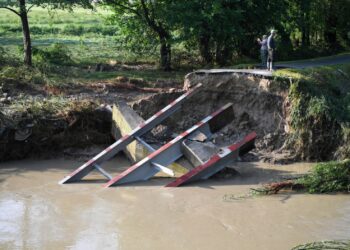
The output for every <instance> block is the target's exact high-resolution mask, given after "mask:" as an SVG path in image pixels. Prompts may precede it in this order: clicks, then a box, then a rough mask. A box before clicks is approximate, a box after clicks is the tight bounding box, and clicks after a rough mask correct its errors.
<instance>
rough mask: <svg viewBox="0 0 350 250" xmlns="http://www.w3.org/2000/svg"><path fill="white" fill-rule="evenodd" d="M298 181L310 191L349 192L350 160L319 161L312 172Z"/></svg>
mask: <svg viewBox="0 0 350 250" xmlns="http://www.w3.org/2000/svg"><path fill="white" fill-rule="evenodd" d="M298 183H299V184H301V185H302V186H304V187H305V188H306V189H307V191H308V192H309V193H328V192H349V191H350V160H344V161H341V162H334V161H332V162H326V163H318V164H317V165H316V166H315V167H314V169H313V170H312V172H311V173H310V174H309V175H306V176H305V177H303V178H301V179H300V180H299V181H298Z"/></svg>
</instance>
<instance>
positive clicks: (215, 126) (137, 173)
mask: <svg viewBox="0 0 350 250" xmlns="http://www.w3.org/2000/svg"><path fill="white" fill-rule="evenodd" d="M233 117H234V116H233V107H232V103H229V104H227V105H225V106H223V107H222V108H220V109H219V110H217V111H216V112H214V113H213V114H212V115H209V116H208V117H206V118H205V119H203V120H202V121H200V122H199V123H197V124H196V125H194V126H193V127H192V128H190V129H188V130H186V131H185V132H183V133H182V134H180V135H179V136H177V137H176V138H175V139H173V140H172V141H170V142H169V143H167V144H165V145H164V146H163V147H161V148H159V149H158V150H156V151H155V152H153V153H152V154H150V155H149V156H147V157H145V158H144V159H143V160H141V161H140V162H138V163H136V164H134V165H133V166H131V167H130V168H128V169H127V170H126V171H124V172H123V173H121V174H119V175H118V176H116V177H114V178H113V179H112V180H110V181H109V182H108V183H107V184H106V185H104V186H105V187H110V186H114V185H120V184H125V183H130V182H136V181H142V180H148V179H149V178H151V177H152V176H154V175H155V174H156V173H158V172H159V169H156V168H154V167H152V163H153V164H154V163H157V164H160V165H162V166H169V165H170V164H171V163H173V162H174V161H176V160H177V159H179V158H180V157H181V156H182V155H183V152H182V142H183V141H184V140H185V138H186V137H188V136H191V135H192V134H193V133H194V132H196V131H200V132H202V133H204V134H205V135H206V136H208V137H210V136H211V134H212V133H214V132H216V131H218V130H220V129H221V128H223V127H224V126H225V125H227V124H228V123H229V122H230V121H231V120H232V119H233ZM223 121H225V122H223Z"/></svg>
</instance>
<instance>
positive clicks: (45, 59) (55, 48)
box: [33, 43, 74, 67]
mask: <svg viewBox="0 0 350 250" xmlns="http://www.w3.org/2000/svg"><path fill="white" fill-rule="evenodd" d="M33 55H34V60H35V61H36V63H37V64H38V66H39V67H46V66H47V64H54V65H66V66H71V65H73V64H74V62H73V60H72V58H71V54H70V51H69V50H68V48H67V47H66V46H65V45H64V44H58V43H56V44H53V45H51V46H50V47H48V48H46V49H38V48H35V49H33Z"/></svg>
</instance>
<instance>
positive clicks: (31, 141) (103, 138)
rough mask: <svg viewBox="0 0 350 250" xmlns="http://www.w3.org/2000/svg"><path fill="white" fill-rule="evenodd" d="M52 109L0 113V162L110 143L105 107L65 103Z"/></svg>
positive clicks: (50, 107)
mask: <svg viewBox="0 0 350 250" xmlns="http://www.w3.org/2000/svg"><path fill="white" fill-rule="evenodd" d="M32 108H33V107H32ZM56 108H58V109H57V110H53V107H52V106H49V107H47V106H46V107H41V108H40V111H39V110H33V109H31V108H30V107H27V108H26V109H25V110H16V111H14V112H12V113H11V114H10V115H9V114H7V115H5V114H3V113H1V112H0V161H5V160H18V159H23V158H26V157H29V156H34V155H35V156H38V155H47V154H57V153H58V154H62V153H63V152H64V151H67V150H68V151H69V149H70V148H85V147H88V146H92V145H100V144H108V143H111V141H112V140H111V136H110V130H111V112H109V111H108V110H107V109H106V108H103V107H99V106H98V105H97V104H96V103H93V102H69V103H65V104H61V106H58V107H56Z"/></svg>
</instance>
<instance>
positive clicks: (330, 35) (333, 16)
mask: <svg viewBox="0 0 350 250" xmlns="http://www.w3.org/2000/svg"><path fill="white" fill-rule="evenodd" d="M335 4H336V3H334V2H333V1H331V2H330V6H329V9H328V15H327V19H326V20H327V21H326V27H325V32H324V38H325V41H326V43H327V44H328V46H329V48H330V49H331V50H336V49H337V48H338V41H337V22H338V18H337V13H336V8H335Z"/></svg>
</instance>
